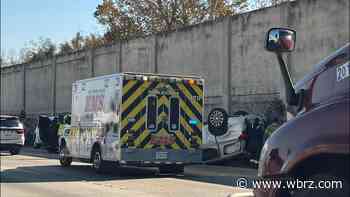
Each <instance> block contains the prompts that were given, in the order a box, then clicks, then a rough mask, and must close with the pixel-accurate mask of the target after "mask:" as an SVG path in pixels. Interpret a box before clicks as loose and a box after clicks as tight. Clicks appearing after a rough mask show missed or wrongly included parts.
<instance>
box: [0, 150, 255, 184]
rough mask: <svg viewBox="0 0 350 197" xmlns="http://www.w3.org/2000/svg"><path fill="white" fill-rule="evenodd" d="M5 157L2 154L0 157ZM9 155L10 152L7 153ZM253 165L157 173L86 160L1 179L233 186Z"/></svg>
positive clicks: (42, 154)
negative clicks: (105, 168)
mask: <svg viewBox="0 0 350 197" xmlns="http://www.w3.org/2000/svg"><path fill="white" fill-rule="evenodd" d="M20 154H21V155H25V156H32V157H39V158H46V159H57V154H48V153H47V151H46V150H42V149H29V150H28V149H24V150H23V151H22V152H21V153H20ZM4 156H5V157H7V155H5V154H1V157H4ZM9 156H11V155H9ZM255 175H256V169H251V168H239V167H237V168H232V167H231V168H228V167H221V166H205V165H196V166H186V167H185V174H184V175H162V174H158V170H157V169H156V168H137V167H115V168H113V169H111V170H110V171H109V172H108V173H105V174H97V173H95V172H94V170H93V169H92V168H91V165H89V164H82V163H75V162H73V164H72V166H70V167H61V166H60V165H58V162H57V165H44V166H43V165H38V166H35V165H34V166H23V167H17V168H15V169H5V170H2V171H1V183H36V182H72V181H112V180H114V181H115V180H127V179H149V178H157V179H161V178H176V179H180V180H190V181H198V182H204V183H212V184H220V185H226V186H236V182H237V180H239V179H241V178H242V177H244V178H246V179H247V180H248V181H249V180H252V179H254V178H255Z"/></svg>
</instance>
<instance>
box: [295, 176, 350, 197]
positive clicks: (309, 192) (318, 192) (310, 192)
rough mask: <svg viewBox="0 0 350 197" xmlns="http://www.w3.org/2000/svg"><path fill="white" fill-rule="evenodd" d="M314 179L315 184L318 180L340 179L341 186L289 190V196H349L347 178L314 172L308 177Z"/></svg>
mask: <svg viewBox="0 0 350 197" xmlns="http://www.w3.org/2000/svg"><path fill="white" fill-rule="evenodd" d="M308 179H310V180H313V181H315V184H314V185H315V186H316V183H318V181H341V183H342V188H333V189H302V190H295V191H293V192H291V195H290V196H291V197H330V196H336V197H348V196H349V192H350V190H349V180H348V179H346V178H342V177H339V176H335V175H328V174H316V175H313V176H311V177H310V178H308Z"/></svg>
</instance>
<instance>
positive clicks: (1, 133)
mask: <svg viewBox="0 0 350 197" xmlns="http://www.w3.org/2000/svg"><path fill="white" fill-rule="evenodd" d="M23 145H24V128H23V124H22V123H21V122H20V120H19V118H18V117H16V116H7V115H0V150H8V151H10V153H11V154H12V155H16V154H18V153H19V151H20V149H21V148H22V147H23Z"/></svg>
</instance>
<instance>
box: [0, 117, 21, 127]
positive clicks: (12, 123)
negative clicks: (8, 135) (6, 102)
mask: <svg viewBox="0 0 350 197" xmlns="http://www.w3.org/2000/svg"><path fill="white" fill-rule="evenodd" d="M18 126H19V120H18V119H17V118H1V119H0V127H18Z"/></svg>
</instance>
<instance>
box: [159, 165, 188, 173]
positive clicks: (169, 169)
mask: <svg viewBox="0 0 350 197" xmlns="http://www.w3.org/2000/svg"><path fill="white" fill-rule="evenodd" d="M158 169H159V173H160V174H183V173H184V171H185V167H184V166H183V165H163V166H159V168H158Z"/></svg>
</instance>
